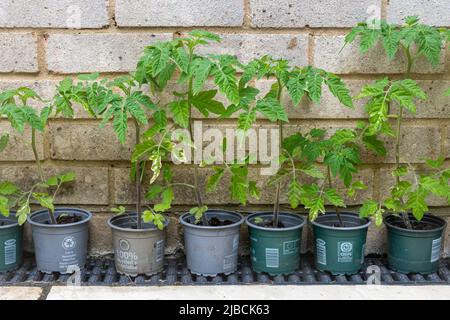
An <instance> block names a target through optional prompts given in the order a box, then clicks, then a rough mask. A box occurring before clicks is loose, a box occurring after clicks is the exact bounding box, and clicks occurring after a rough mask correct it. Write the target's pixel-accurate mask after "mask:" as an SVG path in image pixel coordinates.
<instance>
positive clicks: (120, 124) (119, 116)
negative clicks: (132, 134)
mask: <svg viewBox="0 0 450 320" xmlns="http://www.w3.org/2000/svg"><path fill="white" fill-rule="evenodd" d="M113 128H114V132H115V133H116V135H117V138H118V139H119V142H120V143H121V144H125V140H126V138H127V131H128V124H127V114H126V112H124V110H123V109H119V108H117V109H115V110H114V120H113Z"/></svg>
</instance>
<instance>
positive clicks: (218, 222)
mask: <svg viewBox="0 0 450 320" xmlns="http://www.w3.org/2000/svg"><path fill="white" fill-rule="evenodd" d="M208 224H209V226H212V227H220V226H228V225H230V224H233V221H230V220H220V219H219V218H217V217H212V218H211V219H208ZM197 225H198V226H203V221H200V222H199V223H197Z"/></svg>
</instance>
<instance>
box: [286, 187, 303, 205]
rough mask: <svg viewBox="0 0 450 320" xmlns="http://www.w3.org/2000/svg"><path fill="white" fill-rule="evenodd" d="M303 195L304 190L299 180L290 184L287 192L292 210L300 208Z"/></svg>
mask: <svg viewBox="0 0 450 320" xmlns="http://www.w3.org/2000/svg"><path fill="white" fill-rule="evenodd" d="M301 195H302V190H301V186H300V184H299V183H298V181H297V180H292V181H291V182H290V183H289V186H288V191H287V196H288V200H289V204H290V205H291V208H292V209H296V208H297V207H298V205H299V204H300V200H301Z"/></svg>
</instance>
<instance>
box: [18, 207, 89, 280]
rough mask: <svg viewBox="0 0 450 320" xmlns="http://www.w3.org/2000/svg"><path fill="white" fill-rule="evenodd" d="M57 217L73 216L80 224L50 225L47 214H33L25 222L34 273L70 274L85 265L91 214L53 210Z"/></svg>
mask: <svg viewBox="0 0 450 320" xmlns="http://www.w3.org/2000/svg"><path fill="white" fill-rule="evenodd" d="M61 214H68V215H76V216H80V217H82V220H81V221H79V222H76V223H69V224H56V225H55V224H50V223H49V216H48V210H47V209H44V210H39V211H36V212H33V213H32V214H31V216H29V217H28V219H27V221H28V223H29V224H30V225H31V231H32V235H33V243H34V253H35V256H36V264H37V269H38V270H39V271H42V272H44V273H52V272H60V273H63V274H67V273H72V272H73V271H74V270H75V269H74V268H75V267H78V268H83V267H84V265H85V264H86V255H87V245H88V238H89V221H90V220H91V218H92V213H90V212H89V211H86V210H83V209H77V208H57V209H55V217H58V216H60V215H61Z"/></svg>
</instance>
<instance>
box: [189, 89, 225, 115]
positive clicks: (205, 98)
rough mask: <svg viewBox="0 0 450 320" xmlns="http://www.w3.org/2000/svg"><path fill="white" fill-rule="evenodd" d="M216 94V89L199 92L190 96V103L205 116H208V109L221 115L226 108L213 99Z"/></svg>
mask: <svg viewBox="0 0 450 320" xmlns="http://www.w3.org/2000/svg"><path fill="white" fill-rule="evenodd" d="M216 94H217V90H209V91H202V92H199V93H198V94H197V95H195V96H193V97H191V103H192V104H193V105H194V106H195V107H196V108H197V109H198V110H200V112H202V113H203V114H204V115H205V116H208V111H210V112H212V113H214V114H218V115H221V114H223V113H224V112H225V111H226V109H225V107H224V106H223V104H222V103H221V102H219V101H217V100H213V98H214V97H215V96H216Z"/></svg>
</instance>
